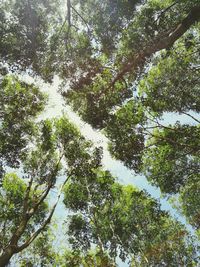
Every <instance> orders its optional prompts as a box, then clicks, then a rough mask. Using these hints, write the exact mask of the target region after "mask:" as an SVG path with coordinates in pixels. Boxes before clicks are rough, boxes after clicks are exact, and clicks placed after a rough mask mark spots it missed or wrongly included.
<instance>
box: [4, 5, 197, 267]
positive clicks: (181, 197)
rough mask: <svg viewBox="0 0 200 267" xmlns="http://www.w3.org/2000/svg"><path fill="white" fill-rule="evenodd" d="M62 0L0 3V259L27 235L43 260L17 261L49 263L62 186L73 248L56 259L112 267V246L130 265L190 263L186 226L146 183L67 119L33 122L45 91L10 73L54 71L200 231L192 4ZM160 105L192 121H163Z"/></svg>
mask: <svg viewBox="0 0 200 267" xmlns="http://www.w3.org/2000/svg"><path fill="white" fill-rule="evenodd" d="M65 7H66V9H65V8H63V6H62V5H61V4H60V2H58V1H54V0H42V1H38V0H34V1H29V0H19V1H15V0H14V1H11V0H9V1H4V0H3V1H2V2H1V6H0V34H1V36H2V38H1V40H0V60H1V62H2V66H3V67H2V68H1V77H0V78H1V81H0V90H1V99H0V104H1V110H0V120H1V121H0V137H1V138H0V140H1V141H0V180H1V183H0V206H1V212H0V218H1V221H0V227H1V228H0V231H1V232H0V236H1V241H0V253H1V254H0V266H5V265H6V264H8V262H9V260H10V259H11V258H12V257H13V255H16V254H17V253H19V252H22V251H24V250H25V249H26V248H28V247H30V246H31V245H33V246H34V245H36V247H37V244H39V246H38V248H39V252H41V261H37V263H34V262H28V261H29V260H30V259H31V255H29V258H28V259H27V262H26V263H25V264H40V265H42V264H47V262H48V260H49V259H50V258H51V257H52V255H53V254H51V249H49V247H48V246H47V250H48V249H49V250H48V251H49V254H48V253H47V254H48V255H46V256H45V255H43V253H42V252H43V251H42V245H41V244H44V242H46V241H47V239H48V238H47V236H45V233H46V231H47V227H48V225H49V224H50V222H51V219H52V216H53V213H54V211H55V208H56V205H57V203H58V201H59V199H60V197H61V194H62V190H63V188H64V204H65V206H66V208H67V209H70V211H73V212H74V214H73V215H72V216H71V217H70V218H67V221H68V235H69V240H70V243H71V245H72V247H71V249H73V250H72V251H71V250H69V251H68V252H66V255H65V256H63V257H61V258H62V259H60V263H59V264H64V265H67V264H68V265H69V264H71V265H72V264H74V265H75V266H76V265H80V264H82V265H85V266H88V265H89V266H92V265H95V264H96V265H99V266H106V265H108V266H114V265H116V263H115V260H116V258H117V256H118V255H119V256H120V257H121V259H122V260H125V259H126V258H128V257H129V258H131V264H132V265H133V266H179V265H180V266H197V265H198V263H199V259H198V253H197V252H196V243H195V242H193V244H192V241H193V240H192V237H191V236H190V234H189V233H188V232H187V231H186V229H185V228H184V227H183V226H182V225H181V224H180V223H178V222H177V221H176V220H174V219H172V218H171V217H170V215H169V214H167V213H165V212H163V211H162V210H161V208H160V206H159V203H158V202H157V201H156V200H155V199H153V198H152V197H150V196H149V195H148V194H147V193H146V192H144V191H140V190H138V189H137V188H134V187H131V186H128V187H126V186H123V185H120V184H119V183H118V182H117V181H116V178H115V177H113V176H112V175H111V173H109V172H108V171H107V170H105V169H104V167H103V166H102V165H101V158H102V149H101V148H94V147H93V145H92V143H91V142H89V141H87V140H86V139H85V138H84V137H83V136H82V135H81V132H80V131H79V130H78V129H77V128H76V127H75V126H74V125H73V123H71V122H70V121H69V119H68V118H67V117H65V116H64V117H62V118H59V119H53V120H49V119H48V120H43V121H42V120H41V121H40V122H39V123H36V122H35V119H36V117H37V115H38V114H39V113H41V112H43V111H44V108H45V106H46V103H47V97H46V96H45V95H44V94H43V93H41V92H40V90H39V89H38V88H37V87H36V86H35V85H33V84H28V83H26V82H24V81H22V80H21V76H20V75H21V74H23V71H26V72H28V73H29V74H30V75H31V76H33V77H35V76H36V75H37V77H39V78H40V79H44V80H45V81H46V82H51V81H52V78H53V76H54V75H55V74H57V75H59V77H60V79H62V82H63V85H64V84H66V83H67V84H68V85H69V88H68V89H67V90H65V87H64V86H63V87H62V88H60V93H61V94H62V96H63V97H64V99H65V100H66V103H68V104H70V105H71V107H72V108H73V109H74V111H76V112H77V113H78V114H79V115H80V116H81V117H82V119H83V120H84V121H86V122H88V123H90V124H91V125H92V127H94V128H96V129H99V130H101V129H103V132H104V133H105V135H106V136H107V137H108V138H109V150H110V152H111V154H112V155H113V156H114V157H115V158H116V159H119V160H121V161H122V162H124V164H125V165H126V166H127V167H128V168H130V169H131V170H133V171H134V172H135V173H139V174H144V175H145V176H146V177H147V179H148V181H149V182H150V183H152V184H154V185H156V186H158V187H159V188H160V190H161V192H162V193H163V194H165V195H167V196H168V197H169V196H170V197H174V196H177V199H178V200H177V201H178V203H177V205H176V206H177V208H178V209H179V212H181V213H182V214H184V215H185V216H186V217H187V218H188V222H189V223H190V224H191V225H193V226H194V227H195V229H197V230H198V229H199V205H198V203H199V202H198V199H199V197H198V196H199V151H200V150H199V123H200V120H199V118H198V115H199V104H200V99H199V97H200V94H199V57H198V55H199V48H198V45H199V28H198V27H199V18H200V5H199V1H198V0H194V1H190V0H183V1H171V0H167V1H157V0H148V1H143V0H138V1H124V0H119V1H112V0H111V1H101V2H100V1H96V0H95V1H89V0H87V1H78V0H74V1H72V0H71V1H70V0H67V1H66V6H65ZM6 66H7V67H8V71H9V72H13V73H15V74H18V77H17V76H16V75H15V76H12V75H10V74H6V72H7V71H6V68H5V67H6ZM169 112H174V113H176V114H180V115H183V114H184V115H185V116H187V117H188V118H190V119H191V120H192V121H193V123H192V124H186V123H185V124H182V123H181V122H180V123H178V122H176V123H175V124H167V125H166V123H165V121H163V118H164V116H165V115H166V114H168V113H169ZM63 163H64V164H63ZM9 168H10V169H11V170H10V169H9ZM61 173H64V177H65V179H64V182H62V185H61V186H60V188H58V187H59V186H58V184H59V180H58V177H59V175H60V174H61ZM52 190H56V192H57V200H56V201H55V203H54V205H53V206H50V205H49V204H48V196H49V195H50V193H51V191H52ZM42 233H43V238H42V235H41V234H42ZM37 237H38V239H36V238H37ZM45 240H46V241H45ZM40 241H41V243H40ZM37 242H38V243H37ZM92 245H95V246H96V250H95V252H94V255H92V256H91V255H90V248H91V246H92ZM80 249H82V250H83V251H82V253H80ZM52 253H53V252H52ZM42 260H43V263H42ZM25 261H26V258H25ZM32 261H34V260H32ZM45 261H46V263H45ZM22 264H23V262H22Z"/></svg>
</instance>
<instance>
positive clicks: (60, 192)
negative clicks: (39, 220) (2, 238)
mask: <svg viewBox="0 0 200 267" xmlns="http://www.w3.org/2000/svg"><path fill="white" fill-rule="evenodd" d="M69 178H70V176H68V177H67V179H66V180H65V181H64V183H63V184H62V186H61V188H60V191H59V194H58V196H57V200H56V202H55V204H54V205H53V207H52V209H51V212H50V213H49V215H48V217H47V218H46V220H45V221H44V223H43V224H42V226H41V227H40V228H38V229H37V230H36V231H35V233H33V234H32V236H31V237H30V238H29V239H28V240H26V242H24V244H22V245H21V246H19V247H18V248H17V252H20V251H22V250H23V249H25V248H26V247H28V246H29V245H30V244H31V243H32V242H33V241H34V240H35V238H36V237H37V236H38V235H39V234H40V233H41V232H42V231H43V230H44V229H45V227H46V226H47V225H48V224H49V223H50V222H51V219H52V216H53V214H54V211H55V209H56V207H57V205H58V202H59V200H60V197H61V194H62V190H63V188H64V186H65V184H66V183H67V181H68V180H69Z"/></svg>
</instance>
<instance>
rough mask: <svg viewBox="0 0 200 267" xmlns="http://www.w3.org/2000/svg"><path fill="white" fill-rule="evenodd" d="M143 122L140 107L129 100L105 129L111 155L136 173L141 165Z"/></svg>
mask: <svg viewBox="0 0 200 267" xmlns="http://www.w3.org/2000/svg"><path fill="white" fill-rule="evenodd" d="M145 121H146V117H145V113H144V111H143V108H142V106H141V105H140V104H138V103H137V102H136V101H134V100H130V101H129V102H128V103H127V104H126V105H124V106H123V107H122V108H120V109H119V110H118V111H116V112H115V114H114V115H113V116H112V118H111V119H110V122H109V124H108V125H107V127H106V128H105V133H106V136H107V137H108V138H109V141H110V143H109V151H110V152H111V154H112V155H113V156H114V157H115V158H116V159H119V160H122V161H123V162H124V164H125V165H126V166H127V167H129V168H133V169H134V170H135V171H136V172H137V171H138V170H140V167H141V163H142V152H143V150H144V141H145V138H144V133H143V129H142V125H143V124H145Z"/></svg>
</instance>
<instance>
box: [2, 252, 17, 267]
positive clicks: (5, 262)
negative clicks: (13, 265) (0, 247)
mask: <svg viewBox="0 0 200 267" xmlns="http://www.w3.org/2000/svg"><path fill="white" fill-rule="evenodd" d="M13 255H14V252H13V251H12V248H10V247H9V248H7V249H6V250H5V251H4V252H3V254H2V255H1V256H0V267H5V266H7V265H8V264H9V261H10V259H11V257H12V256H13Z"/></svg>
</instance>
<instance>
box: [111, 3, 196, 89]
mask: <svg viewBox="0 0 200 267" xmlns="http://www.w3.org/2000/svg"><path fill="white" fill-rule="evenodd" d="M199 20H200V6H196V7H194V8H192V9H191V11H190V13H189V14H188V15H187V17H186V18H185V19H183V21H182V22H181V23H179V24H178V25H177V26H176V28H175V29H173V30H170V31H168V32H167V33H165V34H164V35H163V36H159V37H157V38H156V39H155V40H154V42H153V45H152V44H151V45H150V46H147V47H146V48H144V49H142V50H141V51H140V52H139V53H137V54H136V55H135V56H134V57H133V58H131V59H130V60H129V62H127V63H126V65H125V66H124V68H123V69H122V70H121V71H120V72H119V73H118V74H117V76H116V77H115V78H114V79H113V81H112V83H111V86H113V85H114V84H115V83H116V82H117V81H118V80H121V79H122V78H123V76H124V75H125V74H127V73H129V72H131V71H134V70H135V71H136V70H137V69H138V68H139V67H141V66H142V65H143V64H144V63H145V60H146V58H147V57H150V56H152V55H153V54H154V53H155V52H158V51H160V50H162V49H169V48H170V47H172V46H173V44H174V43H175V42H176V41H177V40H178V39H179V38H180V37H181V36H182V35H183V34H184V33H185V32H186V31H187V30H188V29H189V28H190V27H191V26H192V25H193V24H194V23H195V22H198V21H199Z"/></svg>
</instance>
